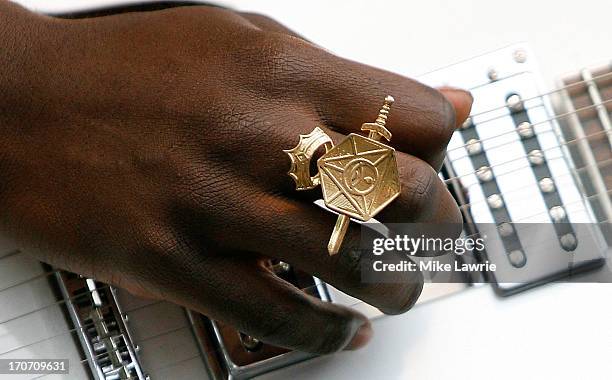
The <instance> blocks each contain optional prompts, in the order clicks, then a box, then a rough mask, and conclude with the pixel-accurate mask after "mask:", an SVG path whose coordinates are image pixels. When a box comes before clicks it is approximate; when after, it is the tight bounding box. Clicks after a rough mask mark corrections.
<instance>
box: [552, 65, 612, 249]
mask: <svg viewBox="0 0 612 380" xmlns="http://www.w3.org/2000/svg"><path fill="white" fill-rule="evenodd" d="M561 86H563V87H565V88H566V90H565V91H564V92H563V93H562V98H561V101H562V104H561V106H562V107H563V111H564V112H568V113H572V115H571V117H569V118H567V119H566V120H564V121H562V123H561V126H562V130H563V133H564V135H565V136H566V139H567V140H574V139H576V140H579V143H578V144H576V145H575V146H571V147H570V148H569V151H570V154H571V156H572V159H573V162H574V164H575V165H576V168H577V172H578V173H579V179H580V182H581V184H582V186H583V193H584V194H585V196H586V197H588V199H589V200H590V203H591V206H592V208H593V212H594V214H595V218H596V220H597V221H598V222H600V223H601V224H602V227H603V228H608V229H609V223H606V222H609V221H611V220H612V201H611V199H610V193H609V192H610V189H611V188H612V122H611V117H610V114H611V113H612V63H609V64H607V65H603V66H600V67H597V68H594V69H583V70H581V71H580V72H579V73H576V74H573V75H569V76H567V77H565V78H563V79H562V81H561ZM604 235H606V236H609V235H610V234H609V233H607V234H604ZM608 243H610V242H608Z"/></svg>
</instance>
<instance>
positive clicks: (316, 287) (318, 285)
mask: <svg viewBox="0 0 612 380" xmlns="http://www.w3.org/2000/svg"><path fill="white" fill-rule="evenodd" d="M603 193H606V194H611V193H612V190H608V191H606V192H603ZM599 195H601V193H596V194H593V195H591V196H588V197H585V198H583V199H581V200H578V201H575V202H570V203H567V204H565V206H566V207H567V206H572V205H575V204H580V203H583V202H584V200H589V199H592V198H594V197H596V196H599ZM547 213H548V212H547V211H546V212H539V213H536V214H533V215H530V216H527V217H524V218H521V219H517V221H515V222H513V223H517V222H520V221H521V220H525V219H529V218H532V217H535V216H539V215H544V214H547ZM608 222H609V220H604V221H601V222H597V223H592V224H602V223H608ZM477 236H479V234H478V233H476V234H472V235H467V236H466V237H464V238H469V237H477ZM528 247H529V246H526V247H525V248H528ZM321 285H322V284H315V285H312V286H308V287H305V288H298V289H299V290H301V291H305V290H318V289H319V288H320V287H321ZM109 287H110V285H102V286H99V287H98V288H97V289H96V290H102V289H106V288H109ZM96 290H91V291H88V292H84V293H81V294H79V295H76V296H74V297H69V298H67V299H62V300H60V301H58V302H55V303H53V304H49V305H47V306H44V307H42V308H39V309H35V310H32V311H30V312H27V313H24V314H21V315H19V316H16V317H12V318H10V319H8V320H5V321H2V322H0V325H2V324H5V323H8V322H11V321H14V320H16V319H20V318H22V317H24V316H27V315H30V314H33V313H36V312H39V311H42V310H44V309H47V308H49V307H53V306H58V305H60V304H63V303H66V302H67V301H73V300H75V299H77V298H79V297H83V296H84V295H85V294H87V293H90V294H91V293H93V292H94V291H96ZM360 303H365V302H357V303H356V304H353V305H352V306H354V305H358V304H360ZM3 354H4V353H2V354H0V355H3Z"/></svg>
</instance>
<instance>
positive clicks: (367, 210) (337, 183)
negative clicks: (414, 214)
mask: <svg viewBox="0 0 612 380" xmlns="http://www.w3.org/2000/svg"><path fill="white" fill-rule="evenodd" d="M393 101H394V100H393V97H391V96H387V97H386V98H385V101H384V104H383V106H382V108H381V110H380V112H379V113H378V117H377V118H376V121H375V122H373V123H364V124H363V125H362V126H361V130H362V131H367V132H368V137H365V136H362V135H359V134H356V133H351V134H349V135H348V136H347V137H346V138H345V139H344V140H342V141H341V142H340V143H339V144H338V145H336V146H334V145H333V143H332V141H331V139H330V138H329V136H328V135H327V134H325V132H323V130H322V129H321V128H319V127H316V128H315V129H314V130H313V131H312V132H311V133H309V134H307V135H300V142H299V143H298V145H297V146H296V147H295V148H293V149H290V150H285V151H284V152H285V153H287V154H288V155H289V158H290V159H291V169H290V170H289V173H288V174H289V176H290V177H291V178H293V180H294V181H295V183H296V189H297V190H309V189H313V188H315V187H316V186H318V185H319V184H320V185H321V189H322V193H323V201H324V202H325V205H326V206H327V207H328V208H329V209H331V210H334V211H336V212H337V213H338V219H337V220H336V225H335V226H334V229H333V231H332V235H331V237H330V239H329V243H328V245H327V250H328V252H329V254H330V255H335V254H336V253H338V251H339V250H340V246H341V245H342V240H343V239H344V235H345V234H346V231H347V229H348V225H349V222H350V218H354V219H356V220H360V221H368V220H370V219H372V218H373V217H374V216H375V215H376V214H378V212H380V211H381V210H382V209H383V208H385V207H386V206H387V205H388V204H389V203H391V202H392V201H393V200H394V199H395V198H397V196H398V195H399V194H400V181H399V174H398V170H397V161H396V159H395V149H393V148H391V147H390V146H388V145H385V144H383V143H382V142H380V141H381V140H382V138H383V137H384V138H385V139H386V140H387V141H390V140H391V132H389V130H388V129H387V128H386V122H387V118H388V116H389V111H390V109H391V105H392V104H393ZM321 146H324V147H325V150H326V152H325V154H324V155H322V156H321V157H320V158H319V159H318V160H317V168H318V172H317V173H316V174H315V175H314V176H310V162H311V160H312V157H313V155H314V153H315V152H316V151H317V149H319V148H320V147H321Z"/></svg>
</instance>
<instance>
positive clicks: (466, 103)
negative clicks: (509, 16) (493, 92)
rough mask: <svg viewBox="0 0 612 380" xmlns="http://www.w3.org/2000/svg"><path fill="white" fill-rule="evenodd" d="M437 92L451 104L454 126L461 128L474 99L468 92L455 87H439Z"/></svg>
mask: <svg viewBox="0 0 612 380" xmlns="http://www.w3.org/2000/svg"><path fill="white" fill-rule="evenodd" d="M438 91H440V92H441V93H442V95H444V96H445V97H446V99H448V101H449V102H451V104H452V105H453V107H455V116H456V117H455V121H456V124H457V125H456V126H457V127H459V126H461V124H463V122H464V121H465V119H467V117H468V116H469V114H470V111H471V109H472V103H474V97H473V96H472V94H471V93H470V92H469V91H466V90H463V89H460V88H456V87H449V86H445V87H439V88H438Z"/></svg>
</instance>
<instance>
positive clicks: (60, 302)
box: [0, 159, 610, 325]
mask: <svg viewBox="0 0 612 380" xmlns="http://www.w3.org/2000/svg"><path fill="white" fill-rule="evenodd" d="M609 161H610V159H608V160H606V161H603V162H599V163H598V164H597V165H596V166H597V167H600V166H604V165H607V164H608V163H609ZM521 169H523V168H521ZM585 169H586V166H585V167H583V168H580V169H578V170H572V171H573V172H574V173H578V172H579V171H582V170H585ZM568 174H571V173H568ZM568 174H565V176H567V175H568ZM559 177H562V176H559ZM529 187H533V185H529V186H525V187H522V188H519V189H514V190H511V191H520V190H524V189H525V188H529ZM599 195H601V194H600V193H596V194H593V195H591V196H588V197H583V198H582V199H585V200H587V199H590V198H593V197H596V196H599ZM478 202H483V201H478ZM573 203H575V202H572V203H569V204H564V206H569V205H571V204H573ZM473 204H475V202H471V203H467V204H465V205H462V206H460V207H461V208H467V207H468V206H470V205H473ZM538 215H539V214H536V215H533V216H538ZM518 221H519V220H515V221H512V223H516V222H518ZM474 236H476V235H474ZM55 273H56V271H50V272H46V273H42V274H39V275H37V276H35V277H33V278H31V279H29V280H26V281H22V282H19V283H16V284H13V285H10V286H8V287H6V288H4V289H2V290H0V293H2V292H4V291H5V290H10V289H13V288H16V287H18V286H21V285H24V284H27V283H29V282H32V281H36V280H39V279H41V278H44V277H46V276H50V275H52V274H55ZM106 287H108V285H103V286H100V287H98V288H97V290H103V289H105V288H106ZM311 288H313V289H314V288H316V285H315V286H312V287H311ZM94 291H95V290H92V291H89V293H90V294H91V293H92V292H94ZM85 294H86V293H82V294H79V295H75V296H73V297H70V298H68V299H62V300H60V301H58V302H56V303H53V304H48V305H45V306H43V307H41V308H38V309H35V310H32V311H30V312H28V313H24V314H22V315H20V316H16V317H12V318H10V319H8V320H4V321H2V322H0V325H2V324H5V323H8V322H10V321H12V320H15V319H19V318H22V317H24V316H26V315H30V314H33V313H36V312H39V311H42V310H44V309H47V308H51V307H53V306H57V305H59V304H62V303H64V302H67V301H72V300H74V299H77V298H79V297H83V296H84V295H85Z"/></svg>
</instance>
